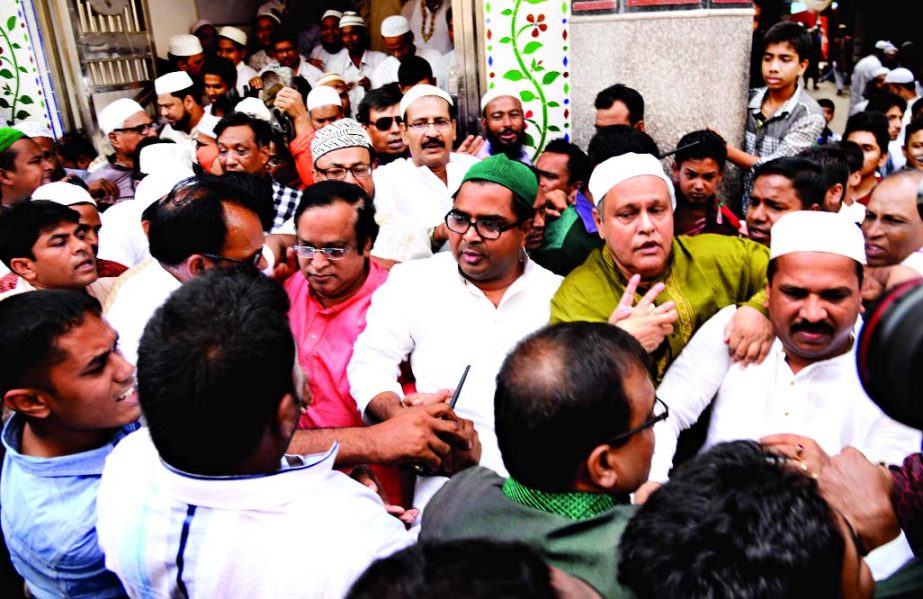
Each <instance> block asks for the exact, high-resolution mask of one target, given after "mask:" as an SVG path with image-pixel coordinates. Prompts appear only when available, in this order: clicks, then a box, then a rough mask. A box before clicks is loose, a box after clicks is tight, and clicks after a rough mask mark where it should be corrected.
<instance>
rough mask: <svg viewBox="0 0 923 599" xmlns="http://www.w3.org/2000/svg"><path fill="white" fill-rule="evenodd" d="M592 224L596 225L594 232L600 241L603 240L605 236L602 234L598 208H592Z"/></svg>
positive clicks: (601, 222)
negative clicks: (597, 234)
mask: <svg viewBox="0 0 923 599" xmlns="http://www.w3.org/2000/svg"><path fill="white" fill-rule="evenodd" d="M593 222H594V223H596V232H597V233H599V238H600V239H605V238H606V236H605V234H604V233H603V221H602V216H601V215H600V214H599V209H598V208H593Z"/></svg>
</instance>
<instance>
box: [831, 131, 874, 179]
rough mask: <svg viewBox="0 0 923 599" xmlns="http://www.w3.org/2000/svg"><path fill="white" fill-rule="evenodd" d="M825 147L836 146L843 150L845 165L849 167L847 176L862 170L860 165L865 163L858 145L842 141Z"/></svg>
mask: <svg viewBox="0 0 923 599" xmlns="http://www.w3.org/2000/svg"><path fill="white" fill-rule="evenodd" d="M826 145H836V146H839V147H840V149H842V150H843V156H844V157H845V158H846V164H847V165H849V174H852V173H854V172H856V171H859V170H862V163H863V162H865V155H864V154H863V152H862V148H860V147H859V144H857V143H856V142H854V141H848V140H845V139H843V140H840V141H838V142H836V143H834V144H826Z"/></svg>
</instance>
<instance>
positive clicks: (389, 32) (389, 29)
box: [381, 15, 410, 37]
mask: <svg viewBox="0 0 923 599" xmlns="http://www.w3.org/2000/svg"><path fill="white" fill-rule="evenodd" d="M405 33H410V23H409V22H407V19H405V18H404V17H402V16H401V15H393V16H390V17H388V18H387V19H385V20H384V21H382V22H381V37H398V36H401V35H404V34H405Z"/></svg>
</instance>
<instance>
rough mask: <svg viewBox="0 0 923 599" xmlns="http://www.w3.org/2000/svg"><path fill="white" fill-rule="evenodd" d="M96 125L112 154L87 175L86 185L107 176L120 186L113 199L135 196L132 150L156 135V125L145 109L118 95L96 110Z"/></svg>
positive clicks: (126, 198)
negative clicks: (101, 108)
mask: <svg viewBox="0 0 923 599" xmlns="http://www.w3.org/2000/svg"><path fill="white" fill-rule="evenodd" d="M99 128H100V129H102V132H103V133H104V134H105V135H106V137H107V138H108V140H109V143H110V144H111V145H112V149H113V150H115V154H112V155H111V156H109V161H108V162H107V163H106V164H104V165H103V166H101V167H100V168H98V169H96V170H95V171H93V172H92V173H90V176H89V177H87V184H88V185H89V184H91V183H94V182H96V181H99V180H101V179H107V180H109V181H111V182H112V183H114V184H115V185H116V186H117V187H118V188H119V197H118V198H116V200H115V201H116V202H120V201H123V200H130V199H132V198H134V197H135V180H134V179H133V178H132V171H133V170H134V167H135V161H134V155H135V149H136V148H137V147H138V144H139V143H140V142H141V140H142V139H145V138H148V137H157V126H156V125H155V124H154V121H152V120H151V117H150V116H149V115H148V114H147V112H145V110H144V108H142V107H141V105H140V104H138V103H137V102H135V101H134V100H130V99H128V98H121V99H119V100H116V101H115V102H113V103H112V104H109V105H108V106H106V107H105V108H103V110H102V112H100V113H99Z"/></svg>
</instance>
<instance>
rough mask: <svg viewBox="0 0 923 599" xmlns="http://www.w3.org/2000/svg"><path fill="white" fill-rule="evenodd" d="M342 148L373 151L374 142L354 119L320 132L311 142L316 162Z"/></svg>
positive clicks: (312, 153) (336, 122)
mask: <svg viewBox="0 0 923 599" xmlns="http://www.w3.org/2000/svg"><path fill="white" fill-rule="evenodd" d="M341 148H366V149H369V150H371V148H372V140H371V139H370V138H369V134H368V133H366V131H365V129H364V128H363V127H362V125H360V124H359V123H358V122H357V121H355V120H353V119H340V120H338V121H334V122H332V123H330V124H329V125H327V126H326V127H324V128H323V129H320V130H318V132H317V134H316V135H315V136H314V141H312V142H311V156H312V157H313V158H314V162H317V159H318V158H320V157H321V156H323V155H324V154H326V153H327V152H332V151H334V150H339V149H341Z"/></svg>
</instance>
